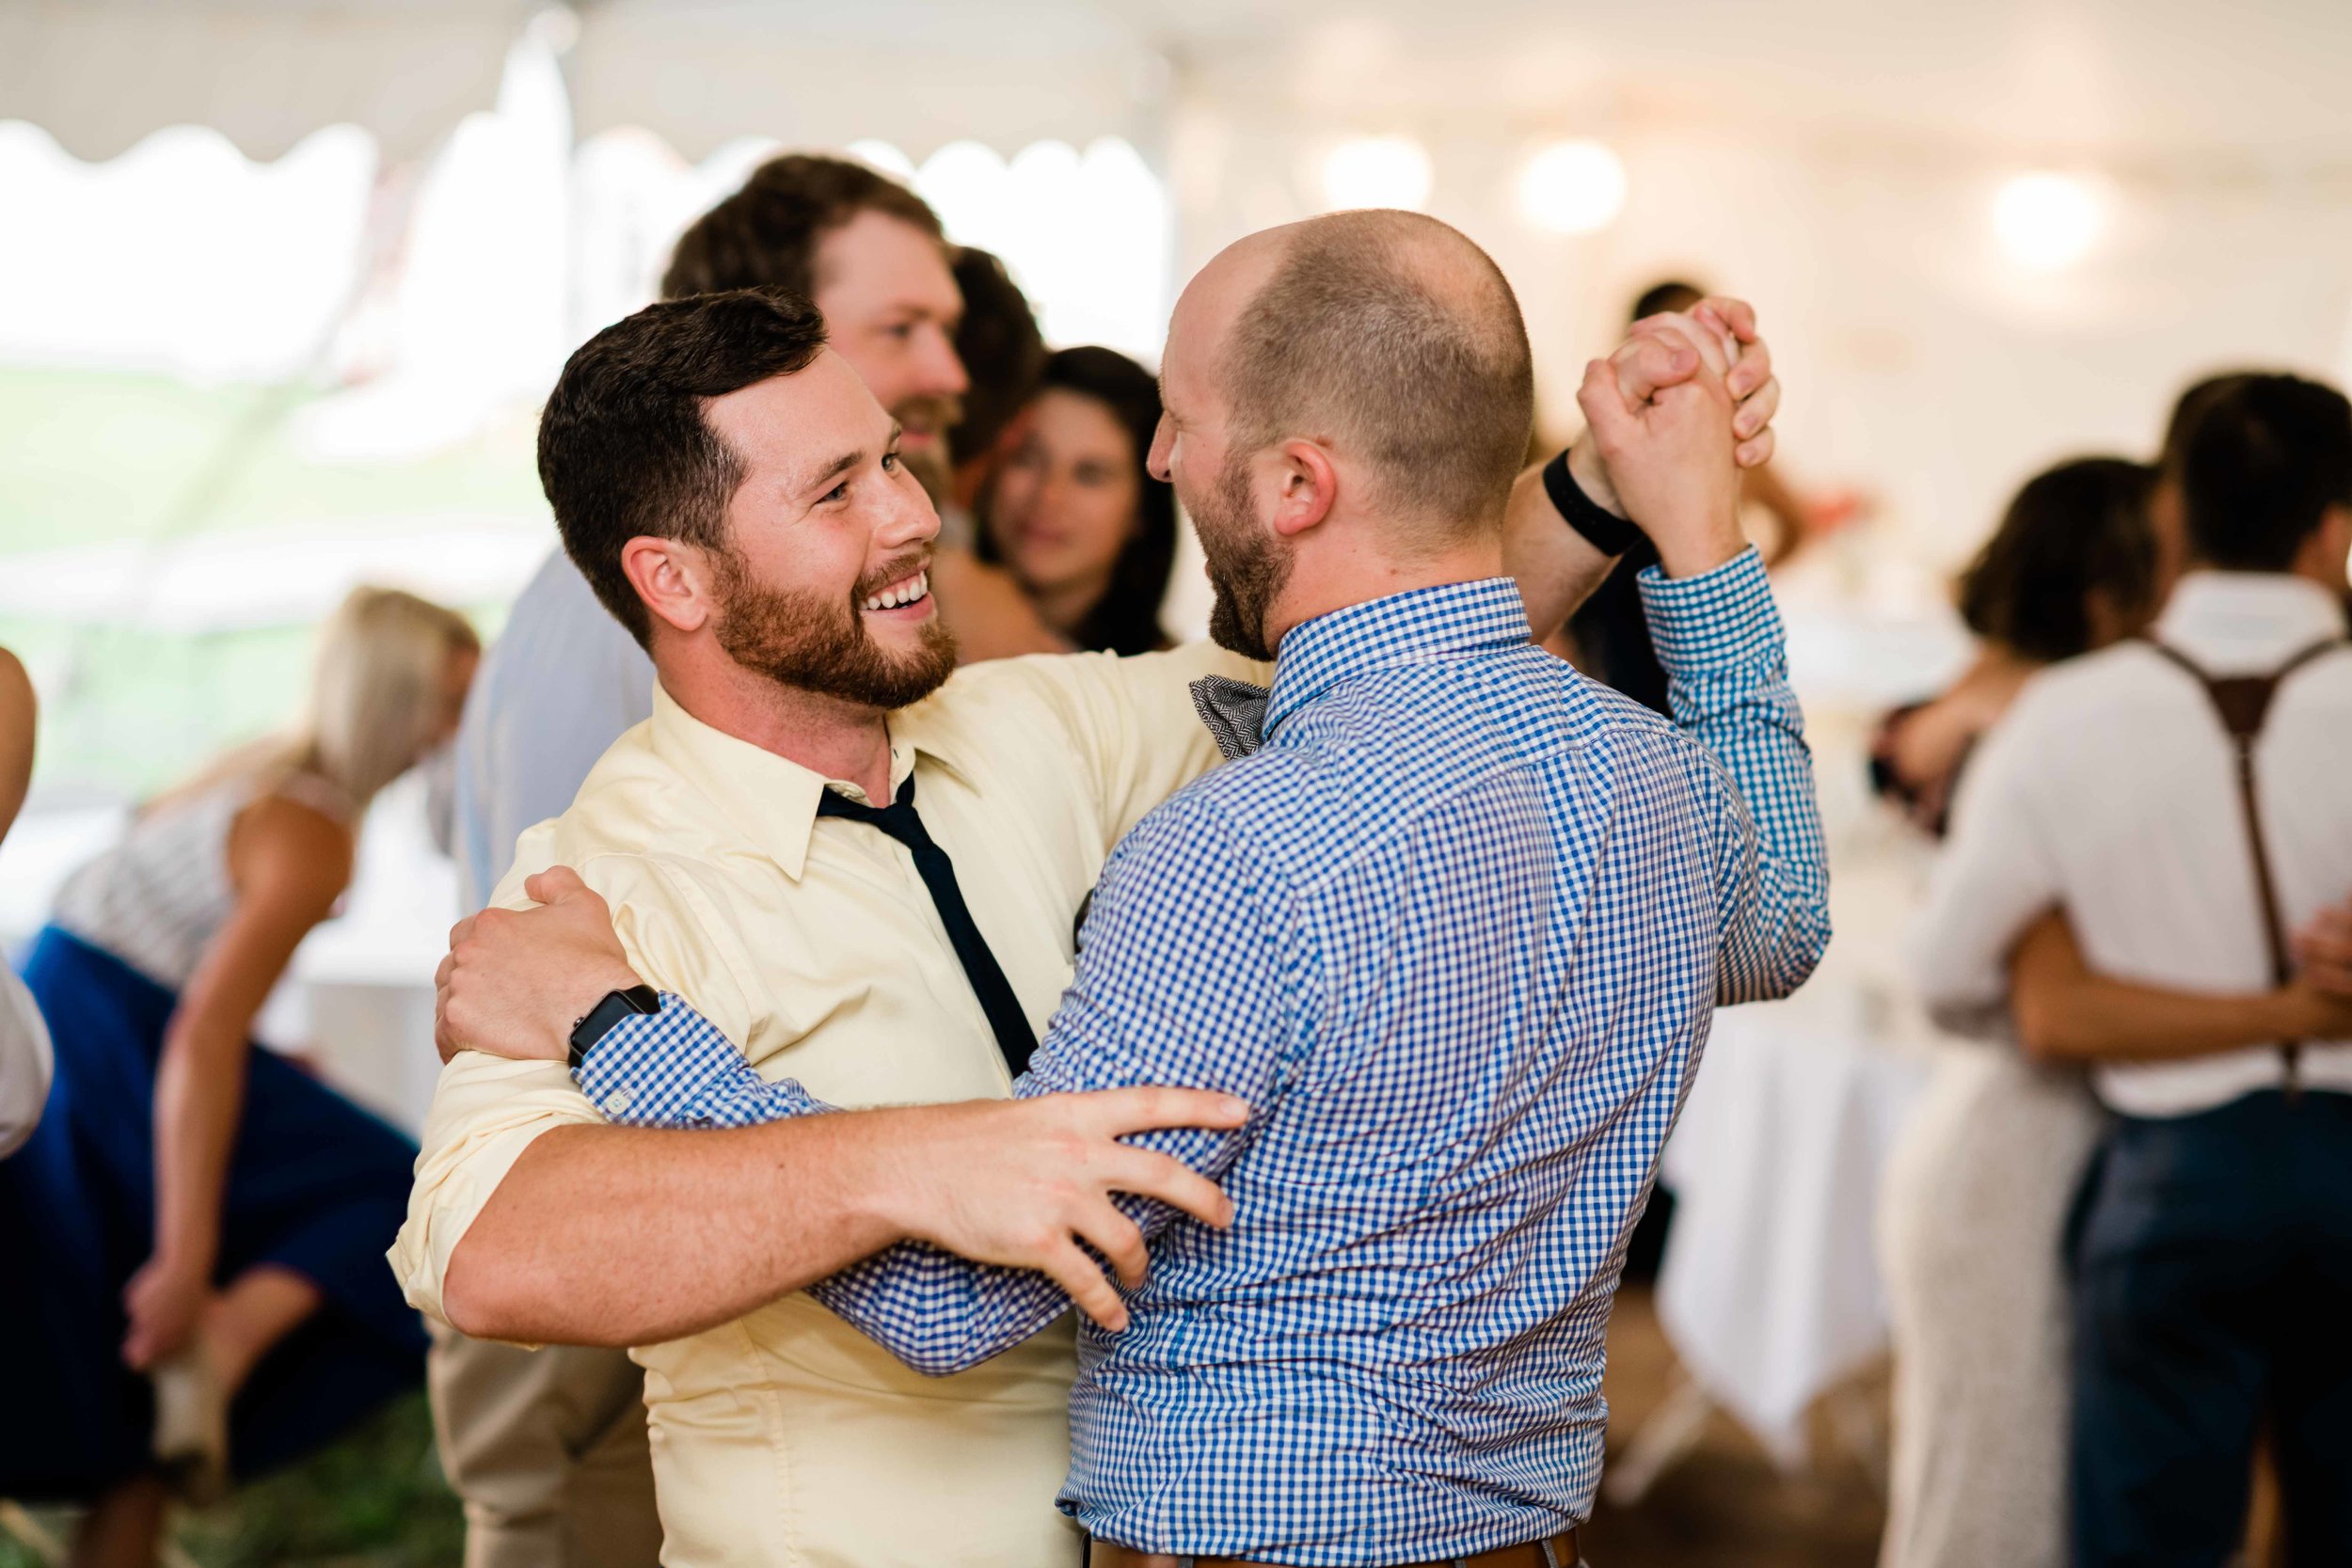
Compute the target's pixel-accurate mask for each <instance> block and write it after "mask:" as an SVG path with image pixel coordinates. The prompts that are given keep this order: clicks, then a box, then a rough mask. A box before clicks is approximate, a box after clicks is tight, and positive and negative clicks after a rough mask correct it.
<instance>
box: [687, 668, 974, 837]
mask: <svg viewBox="0 0 2352 1568" xmlns="http://www.w3.org/2000/svg"><path fill="white" fill-rule="evenodd" d="M910 711H911V712H912V710H910ZM902 730H903V731H905V732H907V733H901V731H902ZM926 730H927V726H924V725H922V724H920V723H919V722H910V723H906V724H903V725H902V724H901V723H900V721H899V716H893V718H892V721H891V733H890V787H891V789H892V790H893V791H894V792H895V791H896V790H897V789H898V786H899V785H900V784H904V783H905V782H906V779H907V775H909V774H910V773H912V772H914V765H915V758H916V757H917V755H918V754H919V755H922V756H926V757H929V758H931V759H932V760H935V761H939V762H942V763H946V765H947V766H948V767H950V768H953V766H954V764H953V763H952V762H950V761H949V760H948V759H947V758H946V757H944V756H942V755H941V754H940V752H939V751H938V749H937V747H936V745H935V744H934V743H933V742H932V741H931V740H930V739H929V738H928V736H927V734H926ZM651 745H652V748H653V752H654V754H655V755H656V756H658V757H660V759H661V760H662V761H663V762H664V763H666V764H668V765H669V766H670V767H671V768H673V769H675V771H676V772H677V773H678V774H679V775H680V776H681V777H683V778H684V779H685V780H686V782H687V783H688V784H691V785H692V786H693V787H694V788H695V789H697V790H699V791H701V793H702V794H703V795H704V796H705V797H706V798H707V799H708V800H709V801H710V803H711V804H712V805H713V806H715V807H717V808H718V811H719V814H720V816H723V818H725V820H726V822H727V825H728V826H729V827H730V828H732V829H733V830H734V831H735V832H736V834H737V836H739V837H740V838H742V839H743V840H745V841H746V842H748V843H750V844H751V845H753V846H754V847H756V848H757V849H758V850H759V852H760V853H761V854H763V855H766V856H767V857H768V858H769V859H770V860H771V861H773V862H775V863H776V865H777V867H778V868H779V869H781V870H782V871H783V872H784V874H785V875H786V876H787V877H789V878H791V879H793V880H794V881H798V880H800V878H801V872H802V870H803V867H805V866H806V865H807V863H808V841H809V836H810V834H811V833H812V832H815V830H816V824H817V798H818V795H820V794H821V793H823V792H824V791H825V790H827V789H834V790H838V791H839V792H840V793H842V794H844V795H846V796H848V797H849V798H850V800H866V792H865V791H864V790H862V789H860V788H859V787H858V786H857V785H855V784H850V783H849V782H847V781H846V780H840V779H828V778H826V777H825V776H824V775H823V774H821V773H818V772H815V771H814V770H812V769H810V768H803V767H802V766H801V765H800V764H799V763H797V762H794V761H792V760H791V759H790V758H788V757H780V756H778V755H776V753H775V752H771V751H768V750H766V749H765V748H762V747H759V746H755V745H753V744H752V743H751V742H750V741H748V740H742V739H739V738H738V737H736V736H731V735H728V734H727V733H726V732H724V731H723V730H718V729H713V728H712V727H711V726H710V725H708V724H706V723H704V722H703V721H701V720H699V719H697V718H695V717H694V716H693V715H692V714H691V713H689V712H687V711H686V709H685V708H684V707H682V706H681V705H679V704H678V701H677V699H676V698H675V697H673V696H671V695H670V693H669V692H668V690H666V689H664V688H663V687H662V685H661V683H660V681H656V682H654V688H653V720H652V735H651Z"/></svg>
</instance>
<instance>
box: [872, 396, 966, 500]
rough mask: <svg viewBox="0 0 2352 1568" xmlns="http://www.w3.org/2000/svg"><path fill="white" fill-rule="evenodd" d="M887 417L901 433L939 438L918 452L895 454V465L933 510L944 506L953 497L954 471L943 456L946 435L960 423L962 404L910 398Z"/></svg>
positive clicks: (960, 401) (946, 456) (951, 401)
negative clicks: (901, 465) (901, 466)
mask: <svg viewBox="0 0 2352 1568" xmlns="http://www.w3.org/2000/svg"><path fill="white" fill-rule="evenodd" d="M890 417H891V418H892V419H894V420H898V427H899V428H900V429H901V430H910V431H914V432H915V433H916V434H918V435H930V436H937V437H939V438H938V439H937V440H935V441H933V442H932V443H931V444H930V447H929V448H928V449H926V450H924V451H909V452H901V453H899V461H900V462H902V463H904V464H905V465H906V466H907V472H909V473H911V474H913V475H914V482H915V483H917V484H920V485H921V486H922V487H923V493H924V494H925V495H927V496H929V497H930V499H931V504H932V505H933V506H941V505H945V504H946V501H947V499H949V498H950V497H951V496H953V495H954V493H955V480H956V473H955V467H954V462H953V459H951V458H950V457H949V456H948V454H947V432H948V431H950V430H952V429H954V428H955V427H956V426H957V425H959V424H961V423H962V422H963V400H962V399H961V398H935V397H912V398H906V399H902V400H901V401H900V402H899V404H898V406H897V407H896V408H893V409H892V410H891V411H890Z"/></svg>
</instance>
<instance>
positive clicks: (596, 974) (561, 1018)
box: [433, 865, 641, 1062]
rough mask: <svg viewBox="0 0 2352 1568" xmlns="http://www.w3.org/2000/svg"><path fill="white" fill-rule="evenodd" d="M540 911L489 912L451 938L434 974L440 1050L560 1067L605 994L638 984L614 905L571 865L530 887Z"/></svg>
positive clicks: (525, 888) (542, 874) (447, 1053)
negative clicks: (582, 1022)
mask: <svg viewBox="0 0 2352 1568" xmlns="http://www.w3.org/2000/svg"><path fill="white" fill-rule="evenodd" d="M523 891H524V892H525V893H527V894H529V895H531V896H532V898H533V899H534V900H536V901H537V902H538V904H539V906H540V907H539V908H537V909H535V910H485V911H482V912H481V913H480V914H478V915H474V916H472V917H471V918H469V919H466V920H461V921H459V922H458V923H457V925H456V926H455V927H453V929H452V930H451V931H450V934H449V957H447V958H443V959H442V960H441V968H440V972H439V974H437V975H435V976H434V985H435V988H436V991H437V994H436V996H435V998H434V1008H433V1043H434V1044H435V1045H436V1046H437V1047H438V1048H439V1049H440V1053H441V1060H442V1061H444V1062H446V1061H448V1060H449V1059H450V1058H451V1057H452V1056H453V1055H455V1054H456V1053H458V1052H460V1051H484V1052H487V1053H490V1054H491V1055H494V1056H510V1057H513V1058H515V1059H516V1060H517V1061H549V1062H560V1061H563V1060H564V1059H565V1057H566V1056H567V1055H568V1054H569V1053H570V1049H571V1032H572V1025H573V1023H574V1022H577V1021H578V1020H579V1019H580V1016H581V1015H582V1014H584V1013H586V1012H587V1011H588V1010H589V1009H590V1008H591V1007H594V1006H596V1002H597V1000H598V999H599V998H601V997H602V996H603V995H604V994H605V993H606V992H607V991H612V990H627V989H628V988H629V987H630V986H634V985H637V984H640V983H641V982H640V981H639V979H638V977H637V975H636V974H635V972H633V971H632V970H631V969H630V968H629V967H628V955H627V954H626V953H624V952H623V951H622V948H621V939H620V938H619V937H617V936H615V935H614V934H613V931H612V908H611V906H609V905H608V904H606V903H605V901H604V899H603V898H602V897H601V896H599V895H597V893H596V890H595V889H593V888H591V887H590V886H589V885H588V884H587V883H586V882H583V881H581V880H580V874H579V873H578V872H576V871H574V870H572V869H571V868H570V867H569V866H563V865H558V866H552V867H550V868H548V870H546V871H542V872H540V873H539V874H538V875H537V876H535V877H533V878H532V879H530V880H529V881H527V882H525V883H524V884H523Z"/></svg>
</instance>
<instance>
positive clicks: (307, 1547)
mask: <svg viewBox="0 0 2352 1568" xmlns="http://www.w3.org/2000/svg"><path fill="white" fill-rule="evenodd" d="M41 1517H42V1520H43V1522H44V1523H45V1524H47V1525H48V1526H49V1528H50V1529H51V1530H52V1531H53V1532H54V1533H56V1534H58V1535H60V1536H62V1535H63V1534H64V1533H65V1531H66V1528H67V1527H68V1525H69V1524H70V1520H68V1519H66V1518H63V1517H61V1516H59V1515H56V1514H54V1513H43V1514H42V1515H41ZM175 1534H176V1536H177V1538H178V1540H179V1543H180V1544H181V1546H182V1547H183V1549H185V1550H186V1552H187V1554H188V1556H189V1557H191V1558H193V1559H194V1560H196V1561H198V1562H199V1563H201V1564H203V1568H264V1565H268V1568H449V1565H450V1564H453V1563H455V1562H456V1561H457V1560H459V1558H460V1557H461V1556H462V1555H463V1553H464V1549H465V1539H466V1527H465V1519H464V1516H463V1515H462V1514H461V1513H460V1512H459V1510H458V1504H457V1498H456V1497H455V1496H454V1495H453V1493H452V1492H451V1491H450V1489H449V1483H448V1481H444V1480H443V1479H442V1476H441V1466H440V1462H439V1461H438V1460H437V1458H436V1457H435V1455H434V1451H433V1426H432V1421H431V1418H430V1417H429V1416H428V1415H427V1413H426V1410H425V1402H424V1396H423V1395H422V1394H421V1393H420V1394H412V1395H410V1396H409V1397H407V1398H406V1399H404V1400H402V1401H400V1402H397V1403H395V1404H393V1405H391V1406H390V1407H389V1408H388V1409H386V1410H385V1411H384V1412H383V1413H382V1414H380V1415H378V1416H377V1417H376V1418H374V1419H373V1420H372V1421H370V1422H369V1423H368V1424H367V1425H366V1426H364V1427H362V1428H361V1429H360V1430H359V1431H358V1432H357V1433H353V1434H352V1435H351V1436H350V1437H348V1438H346V1439H344V1440H343V1441H342V1442H341V1443H338V1444H336V1445H335V1446H334V1447H333V1448H331V1449H325V1450H323V1451H322V1452H319V1453H317V1454H313V1455H312V1456H311V1457H310V1459H308V1460H306V1461H305V1462H303V1463H302V1464H300V1465H295V1466H294V1467H293V1468H292V1469H288V1470H284V1471H281V1472H279V1473H278V1474H277V1475H275V1476H271V1477H270V1478H268V1479H267V1480H265V1481H258V1482H256V1483H255V1484H253V1485H251V1486H248V1487H246V1488H245V1489H244V1490H243V1491H241V1492H239V1493H238V1494H237V1495H236V1496H235V1497H231V1498H230V1500H229V1501H228V1502H226V1503H224V1504H222V1505H221V1506H220V1507H218V1508H215V1509H210V1510H207V1511H206V1512H204V1513H191V1514H188V1515H186V1516H184V1517H183V1519H182V1520H181V1521H180V1523H179V1525H178V1528H177V1529H176V1531H175ZM38 1562H39V1560H38V1559H37V1558H35V1557H34V1556H33V1554H32V1553H31V1552H30V1551H29V1550H27V1549H25V1548H24V1547H23V1546H20V1545H17V1544H14V1543H12V1542H9V1541H7V1540H5V1539H0V1568H37V1565H38Z"/></svg>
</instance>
